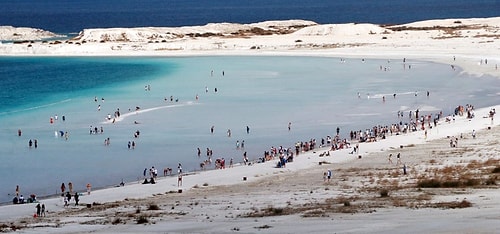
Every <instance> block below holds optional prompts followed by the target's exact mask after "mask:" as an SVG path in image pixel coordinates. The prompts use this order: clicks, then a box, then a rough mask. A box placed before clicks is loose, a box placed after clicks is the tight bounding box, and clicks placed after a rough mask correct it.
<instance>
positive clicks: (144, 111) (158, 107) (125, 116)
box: [101, 101, 195, 124]
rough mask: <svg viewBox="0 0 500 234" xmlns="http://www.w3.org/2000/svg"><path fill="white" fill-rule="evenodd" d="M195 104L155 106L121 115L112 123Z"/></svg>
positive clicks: (110, 121)
mask: <svg viewBox="0 0 500 234" xmlns="http://www.w3.org/2000/svg"><path fill="white" fill-rule="evenodd" d="M193 104H195V103H194V102H192V101H189V102H186V103H183V104H175V105H170V106H157V107H152V108H148V109H139V110H137V111H132V112H130V113H126V114H122V115H120V117H118V118H114V122H120V121H123V120H125V119H126V118H128V117H130V116H133V115H137V114H142V113H147V112H151V111H156V110H161V109H167V108H175V107H182V106H189V105H193ZM101 123H102V124H109V123H113V119H110V120H106V121H103V122H101Z"/></svg>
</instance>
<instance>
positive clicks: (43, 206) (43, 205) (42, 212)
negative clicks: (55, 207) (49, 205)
mask: <svg viewBox="0 0 500 234" xmlns="http://www.w3.org/2000/svg"><path fill="white" fill-rule="evenodd" d="M40 215H41V216H43V217H45V204H42V211H41V213H40Z"/></svg>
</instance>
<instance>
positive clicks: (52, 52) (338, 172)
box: [0, 17, 500, 233]
mask: <svg viewBox="0 0 500 234" xmlns="http://www.w3.org/2000/svg"><path fill="white" fill-rule="evenodd" d="M8 30H9V31H6V30H5V29H3V28H0V38H3V39H4V40H12V39H16V38H9V37H8V35H14V34H16V33H13V31H12V30H15V29H12V28H8ZM23 30H24V29H23ZM23 32H26V30H24V31H23ZM28 32H29V33H26V34H27V35H26V38H25V39H19V40H33V38H43V37H37V34H39V33H43V34H44V35H48V34H47V32H41V31H39V30H31V31H28ZM16 35H20V33H17V34H16ZM28 35H29V36H28ZM499 37H500V17H497V18H487V19H448V20H432V21H423V22H415V23H412V24H406V25H393V26H390V27H388V26H384V27H382V26H379V25H372V24H342V25H333V24H332V25H317V24H316V23H314V22H310V21H301V20H293V21H281V22H278V21H273V22H263V23H256V24H251V25H240V24H209V25H206V26H200V27H181V28H134V29H124V28H116V29H88V30H84V31H82V32H81V33H80V35H79V36H78V37H76V38H74V39H71V40H67V41H60V42H57V43H55V42H54V41H33V42H30V41H28V42H24V43H15V44H12V43H2V44H0V55H4V56H75V55H78V56H80V55H81V56H188V55H189V56H197V55H200V56H201V55H269V56H273V55H290V56H299V55H301V56H303V55H307V56H331V57H354V58H386V59H402V58H408V59H419V60H428V61H437V62H441V63H445V64H450V65H454V66H457V67H461V68H462V69H463V71H464V72H467V73H470V74H473V75H475V76H482V75H491V76H496V77H499V78H500V71H499V70H498V68H497V66H498V65H500V40H498V39H499ZM16 40H17V39H16ZM498 95H500V88H499V93H498ZM465 104H466V103H457V105H465ZM491 109H496V110H500V105H497V106H493V107H488V108H484V109H480V110H475V118H472V119H468V118H466V117H464V116H460V117H458V116H457V117H456V119H455V121H450V122H445V121H444V120H443V121H440V123H439V124H438V126H437V127H434V128H432V129H428V131H427V136H425V135H424V131H417V132H413V133H409V134H402V135H398V136H395V135H394V136H390V137H388V138H387V139H383V140H382V139H379V140H378V141H377V142H371V143H362V144H360V153H359V154H360V156H361V158H359V157H358V156H357V155H355V154H350V152H351V151H352V148H350V149H345V150H340V151H331V152H330V156H322V157H320V154H322V153H324V152H326V151H327V150H328V148H326V147H325V148H321V149H316V150H315V151H313V152H307V153H303V154H300V155H299V156H298V157H296V158H295V159H294V162H292V163H289V164H287V166H286V168H275V167H274V165H275V164H276V160H273V161H271V162H266V163H256V164H253V165H252V166H243V165H237V166H235V167H234V168H227V169H224V170H211V171H205V172H202V173H196V174H188V175H185V176H184V177H183V185H182V186H181V187H178V186H177V177H175V176H173V177H166V178H160V179H159V180H158V183H157V184H154V185H153V184H146V185H143V184H139V183H131V184H126V185H125V186H123V187H116V188H109V189H103V190H98V191H92V193H91V195H84V196H81V199H80V206H78V207H75V206H74V205H73V206H71V207H66V208H65V207H63V202H62V200H61V198H50V199H43V200H41V201H40V202H41V203H44V204H45V205H46V206H47V210H48V214H47V216H46V217H38V218H33V213H35V204H22V205H6V206H1V207H0V220H1V222H0V230H1V231H12V230H17V232H23V233H90V232H92V233H124V232H127V233H145V232H154V233H258V232H264V233H299V232H309V233H336V232H339V233H402V232H403V233H498V230H500V222H499V221H500V215H499V211H500V202H499V201H500V193H499V186H498V184H499V183H500V179H499V178H498V175H499V174H498V173H492V172H491V171H493V169H494V168H498V167H499V166H500V157H499V156H498V154H499V151H500V148H499V147H498V137H499V136H500V128H499V127H498V123H500V121H499V120H497V119H494V120H492V119H491V118H489V117H488V112H489V111H490V110H491ZM495 117H496V118H498V117H497V116H495ZM473 130H475V131H477V137H476V138H472V136H471V134H472V131H473ZM450 138H458V139H459V140H458V141H459V143H458V147H450V146H449V143H448V142H449V140H450ZM390 153H392V154H393V155H396V154H397V153H401V155H402V159H401V160H402V163H403V164H405V165H407V170H408V173H407V174H406V175H404V174H403V170H402V165H396V158H395V157H393V158H392V159H393V161H394V164H390V163H389V162H388V157H387V156H388V155H389V154H390ZM328 169H332V170H333V179H332V180H331V181H330V182H325V181H323V172H325V171H326V170H328ZM160 174H161V172H160ZM464 176H467V178H468V179H469V180H471V181H480V182H478V183H473V185H470V186H467V185H466V186H458V187H451V188H442V187H441V188H419V186H418V185H417V183H418V182H419V181H422V180H425V179H430V178H434V179H437V180H443V181H454V180H456V179H457V178H461V179H463V178H465V177H464ZM243 178H246V180H244V179H243ZM485 181H486V182H488V184H486V182H485ZM179 189H181V190H182V193H179V192H180V190H179ZM383 190H387V192H388V194H387V196H385V195H382V194H383V193H382V191H383ZM87 204H89V205H90V206H91V208H88V207H87ZM464 204H465V205H464ZM461 205H463V206H461ZM469 205H470V207H468V206H469ZM141 222H142V223H141ZM139 223H141V224H139Z"/></svg>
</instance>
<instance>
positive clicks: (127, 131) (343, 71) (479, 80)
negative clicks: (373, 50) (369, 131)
mask: <svg viewBox="0 0 500 234" xmlns="http://www.w3.org/2000/svg"><path fill="white" fill-rule="evenodd" d="M451 59H452V58H450V60H451ZM406 65H407V66H406V67H403V63H402V58H401V59H398V60H391V61H387V60H366V61H364V62H362V61H361V60H360V59H347V60H345V62H340V59H339V58H321V57H181V58H77V57H75V58H72V57H69V58H68V57H64V58H19V57H2V58H0V71H1V76H0V87H2V89H1V91H0V94H1V95H0V96H1V98H0V106H2V110H1V111H0V123H1V125H0V157H1V160H2V164H1V165H0V177H1V178H2V180H1V181H0V201H1V202H7V201H9V200H11V198H12V195H9V194H13V193H14V189H15V186H16V185H20V187H21V192H22V193H23V194H24V195H25V196H27V195H29V194H31V193H35V194H37V195H39V196H44V195H51V194H54V193H56V191H57V190H58V189H59V185H60V184H61V183H62V182H65V183H66V184H67V183H68V182H70V181H71V182H73V184H75V188H76V189H77V190H84V189H85V188H84V187H85V184H86V183H88V182H90V183H92V184H93V185H94V187H95V188H97V187H105V186H111V185H116V184H118V183H119V182H121V180H122V179H123V180H124V181H125V182H130V181H134V180H137V178H138V177H141V176H142V171H143V169H144V168H150V167H151V166H155V167H156V168H159V169H160V173H161V172H162V169H163V168H164V167H172V168H174V169H175V168H176V166H177V163H179V162H180V163H182V165H183V166H184V169H185V170H188V171H193V170H198V169H199V162H201V161H202V160H204V159H205V149H206V148H207V147H209V148H211V149H213V151H214V158H218V157H224V158H226V159H229V158H231V157H232V158H234V160H235V162H240V161H241V160H242V154H243V152H244V151H243V150H241V149H240V150H237V149H236V147H235V143H236V141H237V140H239V141H240V142H241V141H242V140H244V141H245V151H247V152H248V155H249V157H250V159H257V158H258V157H261V156H262V154H263V152H264V151H266V150H269V149H270V147H271V146H276V147H278V146H284V147H291V146H293V144H294V143H295V142H297V141H307V140H309V139H311V138H315V139H317V140H319V139H321V138H322V137H325V136H326V135H334V132H335V128H337V127H340V128H341V134H342V135H343V136H344V137H346V136H347V134H348V131H349V130H364V129H366V128H369V127H371V126H373V125H375V124H390V123H395V122H399V119H398V118H397V112H398V111H399V110H402V111H404V112H405V113H406V115H407V114H408V112H409V111H410V110H416V109H417V108H419V109H420V110H421V113H438V112H439V111H440V110H442V111H443V112H444V113H445V114H446V113H450V112H452V111H453V109H454V107H455V106H457V105H465V104H472V105H475V106H476V107H484V106H490V105H493V104H498V103H499V102H500V96H499V94H498V89H497V87H500V80H498V79H495V78H492V77H469V76H467V75H463V74H461V73H460V71H459V70H458V69H457V70H452V69H451V68H450V66H449V65H442V64H435V63H428V62H421V61H411V60H410V61H406ZM408 65H411V69H409V68H408ZM380 66H382V67H388V68H390V69H389V71H383V70H384V69H382V70H380ZM212 70H213V75H211V71H212ZM223 71H224V75H222V72H223ZM147 85H150V87H151V89H150V91H147V90H145V87H146V86H147ZM206 88H207V89H208V92H206ZM215 88H217V90H218V92H217V93H216V92H215V91H214V89H215ZM427 91H429V92H430V95H429V97H426V92H427ZM358 92H359V93H360V94H361V98H358V95H357V93H358ZM415 92H417V96H415ZM394 93H396V94H397V97H396V98H395V99H394V98H393V97H392V95H393V94H394ZM197 94H198V96H199V100H196V98H195V97H196V95H197ZM368 94H369V96H370V98H369V99H368ZM170 96H173V98H174V99H179V101H178V102H175V101H173V102H171V101H170V100H169V98H170ZM382 96H385V97H386V101H385V102H382ZM94 97H97V99H98V101H97V102H95V101H94ZM165 97H166V98H167V99H168V100H167V101H165V100H164V99H165ZM101 98H104V102H102V101H101ZM98 105H101V110H100V111H98V110H97V109H98ZM136 106H139V107H140V108H141V109H142V110H149V111H147V112H143V113H140V114H136V113H135V112H134V109H135V107H136ZM117 108H119V109H120V112H121V114H122V117H123V120H122V121H118V122H116V123H114V124H113V123H109V122H105V117H106V116H107V114H113V112H114V111H116V110H117ZM129 108H130V109H131V111H129ZM55 115H57V116H58V120H56V121H55V122H54V123H53V124H51V123H50V117H55ZM406 115H405V116H406ZM62 116H65V121H62ZM134 121H137V122H139V124H134ZM403 121H407V119H406V118H405V119H404V120H403ZM288 122H292V131H290V132H289V131H288V130H287V124H288ZM90 126H97V127H99V128H100V127H101V126H102V127H103V129H104V133H103V134H89V128H90ZM211 126H215V133H214V134H213V135H212V134H210V127H211ZM246 126H249V127H250V133H249V134H247V133H246ZM18 129H22V136H21V137H19V136H17V130H18ZM227 129H231V131H232V136H231V137H227V135H226V131H227ZM137 130H139V131H140V136H139V138H134V136H133V134H134V132H135V131H137ZM59 131H63V132H66V131H67V132H68V133H69V138H68V140H65V138H64V137H55V135H54V133H55V132H59ZM108 137H109V138H110V141H111V144H110V145H109V146H104V139H106V138H108ZM30 139H37V140H38V148H36V149H34V148H31V149H30V148H29V147H28V141H29V140H30ZM128 141H135V142H136V143H137V146H136V149H134V150H129V149H128V148H127V142H128ZM198 147H199V148H200V149H201V150H202V157H201V158H198V156H197V154H196V148H198ZM269 166H272V165H271V164H270V165H269ZM208 180H209V179H208Z"/></svg>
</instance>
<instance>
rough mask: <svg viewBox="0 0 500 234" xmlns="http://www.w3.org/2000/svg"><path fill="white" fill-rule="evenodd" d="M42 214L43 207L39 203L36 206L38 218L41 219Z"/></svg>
mask: <svg viewBox="0 0 500 234" xmlns="http://www.w3.org/2000/svg"><path fill="white" fill-rule="evenodd" d="M41 214H42V206H41V205H40V203H38V204H37V205H36V217H40V215H41Z"/></svg>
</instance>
